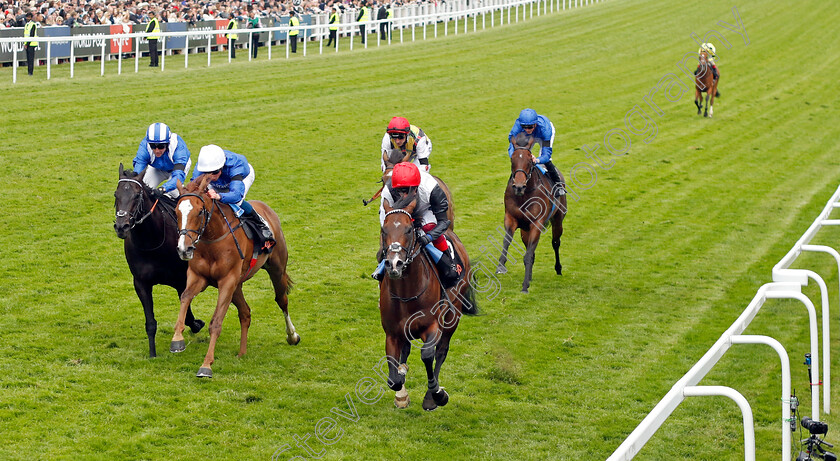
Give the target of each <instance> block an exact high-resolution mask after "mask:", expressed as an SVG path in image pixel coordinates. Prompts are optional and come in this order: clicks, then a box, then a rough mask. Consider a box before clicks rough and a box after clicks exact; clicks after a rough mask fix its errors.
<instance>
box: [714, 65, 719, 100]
mask: <svg viewBox="0 0 840 461" xmlns="http://www.w3.org/2000/svg"><path fill="white" fill-rule="evenodd" d="M712 77H714V79H715V85H717V81H718V78H719V77H720V74H718V70H717V67H715V66H712ZM715 97H716V98H718V97H720V91H718V90H717V87H715Z"/></svg>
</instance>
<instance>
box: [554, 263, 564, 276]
mask: <svg viewBox="0 0 840 461" xmlns="http://www.w3.org/2000/svg"><path fill="white" fill-rule="evenodd" d="M554 270H555V271H556V272H557V275H563V265H562V264H558V265H557V266H556V267H555V268H554Z"/></svg>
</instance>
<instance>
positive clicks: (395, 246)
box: [382, 208, 429, 303]
mask: <svg viewBox="0 0 840 461" xmlns="http://www.w3.org/2000/svg"><path fill="white" fill-rule="evenodd" d="M395 213H404V214H406V215H407V216H408V217H409V219H411V221H412V222H413V221H414V218H412V216H411V213H409V212H407V211H405V210H403V209H402V208H395V209H393V210H391V211H389V212H387V213H385V218H387V217H388V216H389V215H392V214H395ZM406 227H408V229H406V231H405V233H406V234H408V233H411V234H412V235H411V243H410V244H408V246H407V247H406V248H403V246H402V245H400V244H399V242H393V243H391V244H390V245H388V249H387V252H386V256H387V253H402V252H405V255H406V259H405V264H404V265H403V268H406V267H408V265H409V264H411V263H412V261H414V259H415V258H416V257H417V256H418V255H419V254H420V252H421V251H422V250H423V248H422V246H421V245H418V242H417V234H418V233H419V232H421V231H419V230H418V231H415V230H414V226H413V225H411V224H410V225H408V226H406ZM382 232H383V234H384V233H385V229H384V228H383V229H382ZM414 247H417V248H416V249H415V250H414V251H413V252H411V253H409V249H410V248H414ZM427 265H428V262H427ZM427 265H426V266H424V269H426V274H427V276H428V271H429V268H428V267H427ZM427 280H428V277H427ZM428 288H429V284H428V282H427V283H426V284H425V285H424V286H423V288H422V289H421V290H420V292H419V293H417V294H416V295H414V296H409V297H401V296H397V295H395V294H394V293H393V292H390V295H391V298H393V299H396V300H397V301H400V302H403V303H407V302H411V301H414V300H416V299H417V298H419V297H420V296H422V295H423V293H425V292H426V289H428ZM389 291H390V290H389Z"/></svg>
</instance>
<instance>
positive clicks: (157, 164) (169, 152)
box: [134, 123, 192, 198]
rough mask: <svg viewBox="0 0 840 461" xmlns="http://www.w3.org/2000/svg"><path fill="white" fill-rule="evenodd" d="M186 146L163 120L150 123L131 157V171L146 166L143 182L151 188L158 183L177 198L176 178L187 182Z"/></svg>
mask: <svg viewBox="0 0 840 461" xmlns="http://www.w3.org/2000/svg"><path fill="white" fill-rule="evenodd" d="M191 163H192V161H191V160H190V150H189V149H187V144H186V143H185V142H184V140H183V139H182V138H181V137H180V136H178V135H177V134H175V133H172V132H171V131H170V130H169V127H168V126H166V124H165V123H152V124H151V125H149V128H148V129H147V130H146V136H144V137H143V139H141V140H140V146H139V147H138V148H137V155H136V156H135V157H134V172H135V173H141V172H142V171H143V170H146V174H145V175H144V176H143V182H144V183H146V185H147V186H149V187H151V188H156V187H158V185H159V184H160V183H161V182H163V181H166V182H164V183H163V184H162V185H161V186H160V189H159V190H160V191H162V192H165V193H166V195H168V196H170V197H172V198H177V197H178V195H179V194H178V189H177V188H176V187H175V185H176V181H178V180H180V181H181V184H183V183H185V182H187V174H186V173H185V171H186V170H187V169H189V168H190V164H191Z"/></svg>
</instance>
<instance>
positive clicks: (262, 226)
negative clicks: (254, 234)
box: [242, 208, 277, 252]
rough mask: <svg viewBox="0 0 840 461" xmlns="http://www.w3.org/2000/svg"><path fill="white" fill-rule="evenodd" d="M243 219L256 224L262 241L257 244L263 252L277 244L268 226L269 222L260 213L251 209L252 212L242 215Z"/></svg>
mask: <svg viewBox="0 0 840 461" xmlns="http://www.w3.org/2000/svg"><path fill="white" fill-rule="evenodd" d="M242 217H243V218H246V219H249V220H250V221H251V222H253V223H254V224H256V226H257V230H258V234H259V235H258V238H259V239H260V240H261V241H260V242H255V243H257V244H259V246H260V251H261V252H263V251H265V252H267V251H268V249H269V248H271V247H272V246H274V244H275V243H277V242H276V241H275V240H274V234H273V233H272V232H271V227H269V226H268V222H267V221H266V220H265V218H263V217H262V216H260V215H259V213H257V212H256V210H254V209H253V208H251V212H250V213H249V212H245V214H244V215H242Z"/></svg>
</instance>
